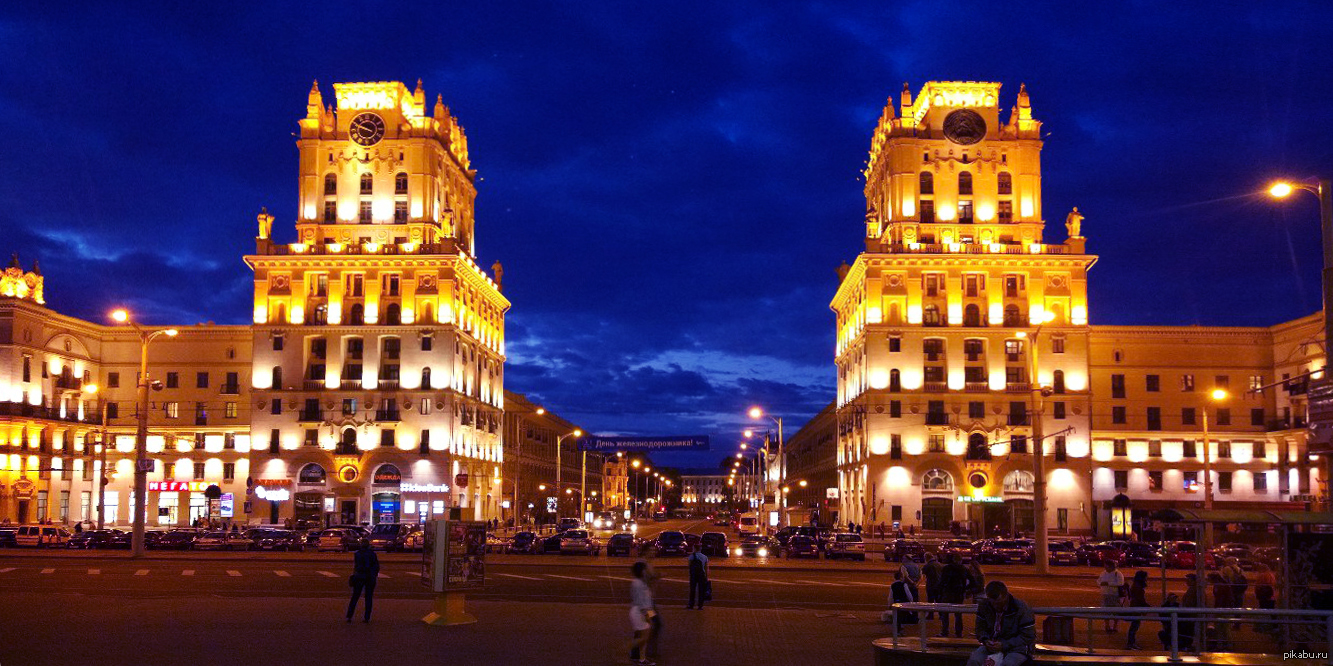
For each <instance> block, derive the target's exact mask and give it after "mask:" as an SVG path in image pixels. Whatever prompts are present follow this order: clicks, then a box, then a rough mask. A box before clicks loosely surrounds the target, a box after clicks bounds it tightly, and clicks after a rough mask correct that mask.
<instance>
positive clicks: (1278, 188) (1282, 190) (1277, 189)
mask: <svg viewBox="0 0 1333 666" xmlns="http://www.w3.org/2000/svg"><path fill="white" fill-rule="evenodd" d="M1293 189H1294V188H1293V187H1292V186H1291V183H1288V182H1287V181H1285V180H1279V181H1277V182H1276V183H1273V184H1272V185H1271V186H1269V188H1268V194H1269V196H1272V197H1273V198H1275V199H1285V198H1287V197H1289V196H1291V193H1292V190H1293Z"/></svg>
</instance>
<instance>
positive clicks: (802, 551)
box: [784, 534, 819, 559]
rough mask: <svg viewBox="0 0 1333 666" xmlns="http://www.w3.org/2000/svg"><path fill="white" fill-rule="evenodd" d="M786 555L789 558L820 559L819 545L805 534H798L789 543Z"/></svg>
mask: <svg viewBox="0 0 1333 666" xmlns="http://www.w3.org/2000/svg"><path fill="white" fill-rule="evenodd" d="M784 554H785V555H786V556H787V557H788V558H797V557H813V558H815V559H819V544H818V543H816V542H815V540H814V539H812V538H810V537H808V536H806V535H804V534H796V535H794V536H792V538H791V539H790V540H789V541H787V549H786V551H784Z"/></svg>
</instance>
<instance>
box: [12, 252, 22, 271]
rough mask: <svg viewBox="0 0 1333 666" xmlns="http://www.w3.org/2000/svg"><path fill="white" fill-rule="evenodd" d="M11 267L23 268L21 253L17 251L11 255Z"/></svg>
mask: <svg viewBox="0 0 1333 666" xmlns="http://www.w3.org/2000/svg"><path fill="white" fill-rule="evenodd" d="M9 267H10V268H23V264H20V263H19V253H17V252H15V253H14V254H12V255H10V256H9Z"/></svg>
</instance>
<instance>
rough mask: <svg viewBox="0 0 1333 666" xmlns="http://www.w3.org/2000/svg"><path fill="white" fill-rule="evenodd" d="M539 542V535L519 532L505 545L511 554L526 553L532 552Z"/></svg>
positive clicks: (507, 551)
mask: <svg viewBox="0 0 1333 666" xmlns="http://www.w3.org/2000/svg"><path fill="white" fill-rule="evenodd" d="M536 543H537V535H536V534H534V533H532V532H517V533H515V534H514V536H512V537H510V538H509V543H508V544H506V545H505V552H506V553H509V554H511V555H526V554H528V553H531V552H532V549H533V546H534V545H535V544H536Z"/></svg>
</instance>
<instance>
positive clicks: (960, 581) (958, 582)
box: [939, 553, 972, 638]
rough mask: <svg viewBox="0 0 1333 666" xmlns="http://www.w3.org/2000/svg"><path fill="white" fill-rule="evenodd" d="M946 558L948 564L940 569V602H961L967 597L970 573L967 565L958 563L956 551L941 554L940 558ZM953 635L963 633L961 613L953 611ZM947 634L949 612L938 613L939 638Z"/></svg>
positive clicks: (945, 636) (970, 579) (970, 580)
mask: <svg viewBox="0 0 1333 666" xmlns="http://www.w3.org/2000/svg"><path fill="white" fill-rule="evenodd" d="M945 557H947V558H948V560H949V561H948V564H945V565H944V568H943V569H942V570H941V571H940V592H939V594H940V602H941V603H946V604H961V603H963V602H964V600H965V599H966V597H967V588H968V587H969V586H970V585H971V582H972V575H971V574H969V573H968V572H967V567H964V566H963V565H962V564H959V562H958V560H959V559H961V558H960V557H959V556H958V555H957V554H956V553H955V554H949V555H941V556H940V558H941V559H943V558H945ZM953 618H954V636H958V637H961V636H962V635H963V614H962V613H961V612H954V613H953ZM948 636H949V613H948V612H941V613H940V638H947V637H948Z"/></svg>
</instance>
